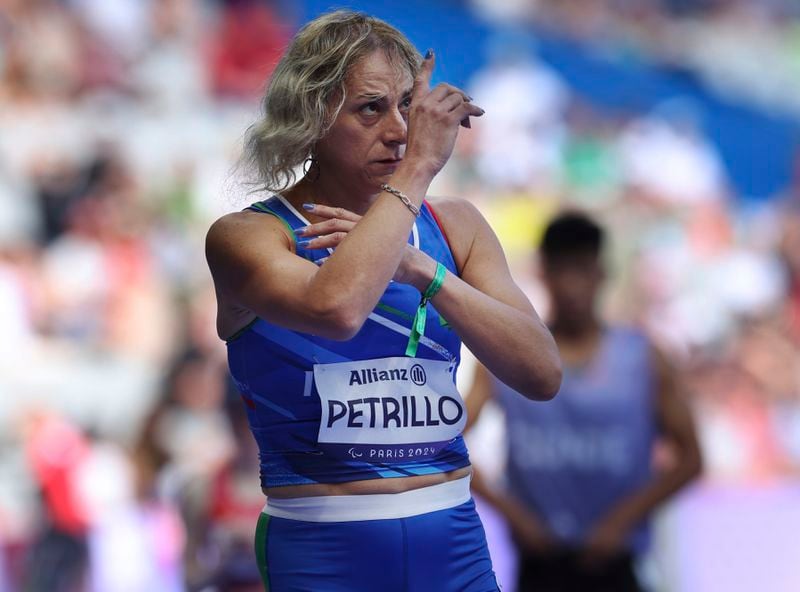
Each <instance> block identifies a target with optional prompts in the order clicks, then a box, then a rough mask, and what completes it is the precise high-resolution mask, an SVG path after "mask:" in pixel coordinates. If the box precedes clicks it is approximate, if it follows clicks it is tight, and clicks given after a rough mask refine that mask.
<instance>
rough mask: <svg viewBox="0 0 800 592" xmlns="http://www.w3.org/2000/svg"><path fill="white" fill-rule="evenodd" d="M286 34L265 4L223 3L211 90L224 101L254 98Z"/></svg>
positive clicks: (249, 0) (241, 0)
mask: <svg viewBox="0 0 800 592" xmlns="http://www.w3.org/2000/svg"><path fill="white" fill-rule="evenodd" d="M287 33H288V32H287V31H286V30H285V28H284V27H283V26H282V25H281V23H280V22H279V21H278V20H277V18H276V17H275V13H274V10H273V9H272V7H271V6H270V3H268V2H262V1H260V0H227V1H226V2H223V3H222V15H221V17H220V20H219V30H218V31H217V34H216V38H215V39H214V41H213V44H212V47H211V63H210V66H211V76H212V81H213V88H214V91H215V92H216V93H217V94H218V95H219V96H221V97H223V98H233V99H251V100H252V99H254V98H256V97H257V96H258V94H259V92H260V91H261V88H262V86H263V84H264V80H266V79H267V78H268V77H269V74H270V73H271V72H272V69H273V68H274V67H275V65H276V64H277V62H278V58H280V56H281V54H282V52H283V50H284V49H285V47H286V44H287V43H288V41H289V37H290V35H288V34H287Z"/></svg>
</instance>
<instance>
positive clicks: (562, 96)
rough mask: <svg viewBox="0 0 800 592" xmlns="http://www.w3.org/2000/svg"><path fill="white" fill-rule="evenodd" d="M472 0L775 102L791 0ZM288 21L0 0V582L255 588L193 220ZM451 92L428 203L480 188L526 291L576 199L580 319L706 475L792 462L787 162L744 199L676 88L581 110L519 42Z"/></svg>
mask: <svg viewBox="0 0 800 592" xmlns="http://www.w3.org/2000/svg"><path fill="white" fill-rule="evenodd" d="M472 4H473V8H474V10H476V11H477V12H478V14H481V15H483V17H485V18H486V19H487V20H488V21H489V22H498V21H499V22H502V21H503V20H504V19H514V20H516V21H517V23H519V22H526V19H529V22H530V23H531V24H534V23H535V24H537V26H544V27H554V28H557V29H559V30H562V31H566V32H568V33H569V34H570V35H575V36H577V37H581V36H584V37H589V38H592V39H595V40H597V39H608V44H609V47H615V48H617V49H618V50H622V49H624V48H627V50H628V51H631V52H635V53H637V54H638V55H641V56H642V58H641V59H652V60H656V61H659V62H661V63H673V64H675V63H679V64H680V65H681V66H682V67H685V68H690V69H693V70H695V71H697V72H698V73H699V74H700V75H701V76H702V77H703V78H704V79H705V80H707V82H708V84H709V85H712V86H715V87H717V88H719V89H724V91H725V92H727V93H731V94H732V95H734V96H736V97H738V98H739V99H741V100H743V101H749V102H751V103H752V104H754V105H756V106H759V107H763V108H770V109H780V110H785V111H789V112H792V113H795V114H798V113H800V103H799V102H798V97H800V92H793V89H794V88H796V87H797V86H798V85H800V60H798V58H797V56H798V55H800V54H798V52H797V51H796V50H797V44H798V42H800V21H798V20H797V19H796V18H795V17H797V16H798V13H800V9H798V8H797V7H796V6H795V5H794V4H793V3H788V2H780V1H778V0H775V1H768V0H760V1H756V0H747V1H732V0H705V1H697V0H695V1H691V0H670V1H668V0H663V1H661V2H656V1H654V0H651V1H642V0H605V1H599V0H598V1H594V2H578V1H566V0H549V1H547V0H539V1H535V0H513V1H511V0H508V1H506V2H503V3H500V2H493V1H489V0H480V1H479V0H473V3H472ZM793 7H794V8H793ZM294 18H295V16H294V13H293V11H292V3H291V2H269V1H266V0H264V1H260V0H236V1H234V0H228V1H222V0H217V1H212V0H202V1H201V0H149V1H142V0H115V1H109V0H60V1H59V0H0V326H1V327H2V332H3V337H2V338H1V339H0V550H2V553H0V592H10V591H12V590H26V591H31V592H39V591H42V592H44V591H47V592H60V591H68V592H72V591H78V590H91V591H93V592H94V591H97V592H117V591H120V592H123V591H131V592H133V591H139V590H160V591H171V590H175V591H178V590H206V591H213V590H258V589H259V585H260V584H259V576H258V571H257V569H256V567H255V564H254V563H253V559H252V558H253V551H252V536H253V529H254V524H255V517H256V516H257V514H258V511H259V510H260V507H261V505H262V504H263V498H262V496H261V493H260V490H259V486H258V478H257V472H258V469H257V464H258V460H257V456H256V452H255V449H254V443H253V442H252V438H251V437H250V435H249V432H248V430H247V428H246V425H245V424H244V421H245V419H244V415H243V408H242V402H241V400H240V398H239V395H238V394H237V393H236V392H235V390H234V389H233V388H232V387H231V385H230V383H229V381H228V378H227V373H226V361H225V348H224V344H223V343H222V342H220V341H219V340H218V338H217V336H216V334H215V326H214V314H215V310H214V308H213V303H214V298H213V292H212V290H213V288H212V286H211V284H210V277H209V275H208V273H207V268H206V265H205V262H204V255H203V239H204V235H205V231H206V229H207V227H208V225H209V223H210V222H211V221H212V220H213V219H214V218H215V217H217V216H218V215H220V214H221V213H224V212H226V211H231V210H233V209H238V208H241V207H243V206H244V205H246V204H247V203H248V200H250V201H255V199H256V198H252V197H251V196H247V195H245V193H246V191H247V190H246V189H242V187H243V185H241V184H240V183H239V182H238V180H237V175H238V173H237V172H235V171H234V170H233V169H232V163H234V162H235V160H236V156H237V152H238V150H239V143H240V140H241V137H242V133H243V131H244V129H245V128H246V126H247V125H248V124H249V123H250V121H251V120H252V119H253V117H254V115H255V113H256V110H257V98H258V96H259V93H260V91H261V89H262V87H263V84H264V80H265V79H266V77H267V76H268V74H269V72H270V69H271V66H272V65H273V64H274V63H275V61H276V60H277V58H278V57H279V55H280V52H281V51H282V49H283V47H284V46H285V43H286V42H287V40H288V39H289V38H290V37H291V35H292V34H293V32H294V31H295V29H296V27H297V23H296V22H295V21H294ZM518 49H519V48H517V50H518ZM512 54H513V55H512ZM765 63H769V64H770V67H769V68H768V69H765V68H764V64H765ZM754 81H757V84H756V83H754ZM468 91H469V92H470V94H471V95H472V96H474V97H475V102H476V103H477V104H479V105H481V106H482V107H483V108H484V109H486V111H487V116H486V117H485V118H483V119H481V120H479V121H477V122H475V123H474V124H473V126H474V127H473V130H472V132H471V133H470V132H467V133H464V134H462V135H461V138H460V140H459V143H458V145H457V149H456V153H455V154H454V156H453V158H452V160H451V162H450V163H449V164H448V166H447V167H446V169H445V170H444V171H443V172H442V174H441V175H440V177H439V178H437V180H436V181H435V185H434V187H433V188H432V191H431V192H432V193H434V194H454V195H460V196H463V197H466V198H468V199H471V200H473V201H474V202H475V203H476V204H478V205H479V207H480V208H481V209H482V210H483V211H484V213H485V215H486V216H487V217H488V218H489V220H490V222H491V223H492V225H493V226H494V228H495V230H496V231H497V232H498V234H499V236H500V238H501V241H502V242H503V243H504V246H505V247H506V250H507V253H508V255H509V258H510V261H511V263H512V266H513V268H514V271H515V273H516V274H517V275H518V277H519V279H520V281H521V282H522V283H524V284H525V286H526V288H527V289H528V290H529V292H530V295H531V297H532V299H533V300H534V302H535V303H536V304H537V305H538V306H539V307H540V308H541V309H542V310H546V307H547V303H546V302H544V301H543V299H542V296H541V290H540V288H539V287H538V286H537V281H536V276H535V260H534V258H533V253H534V250H535V245H536V240H537V238H538V235H539V233H540V232H541V229H542V228H543V226H544V224H545V223H546V222H547V219H548V217H549V216H550V215H551V214H552V213H553V212H555V211H556V210H557V209H559V208H561V207H564V206H565V205H572V206H576V207H581V208H584V209H587V210H589V211H591V212H592V213H593V214H594V215H595V216H597V217H598V218H599V219H601V220H602V221H603V222H604V223H605V224H606V226H607V227H608V229H609V235H610V239H611V247H612V257H611V258H612V261H611V262H610V263H611V268H612V269H613V277H612V281H611V282H610V283H611V284H613V288H612V289H611V290H610V291H609V293H608V295H607V298H606V306H607V308H608V311H609V312H610V314H611V316H612V317H613V318H614V319H617V320H620V321H623V322H629V323H634V324H638V325H640V326H643V327H645V328H647V330H648V331H649V333H650V334H651V335H652V336H653V337H654V339H656V341H657V342H659V343H660V344H661V345H662V347H664V349H666V350H667V351H669V352H670V353H671V354H672V356H673V357H674V360H675V361H676V363H677V364H678V365H679V366H680V368H681V369H682V371H683V374H684V376H685V383H686V388H687V394H688V396H690V397H691V401H692V404H693V406H694V408H695V409H696V411H697V414H698V417H699V422H700V431H701V438H702V443H703V447H704V453H705V456H706V466H707V472H706V476H705V479H706V480H711V481H714V480H724V481H731V482H742V481H745V482H751V481H759V482H760V481H766V480H773V479H786V478H790V477H795V478H796V477H797V475H798V473H800V169H798V175H797V183H796V185H794V186H788V187H786V188H785V190H784V191H783V192H782V193H781V194H779V195H774V196H766V197H767V199H759V200H755V201H754V200H747V199H743V197H746V196H740V195H736V194H735V192H734V191H733V190H732V188H731V185H730V183H729V182H728V179H727V172H726V168H725V165H724V163H723V162H722V160H721V159H720V157H719V155H718V154H717V152H716V151H715V148H714V146H713V144H712V143H710V142H709V141H708V140H707V139H706V138H705V137H704V136H703V134H702V133H701V131H700V129H699V128H698V126H697V125H696V121H695V119H694V114H693V112H692V108H691V105H686V104H683V103H681V102H680V101H675V102H670V103H668V104H664V105H662V106H660V107H659V108H658V109H655V110H653V111H652V112H649V113H644V114H642V113H629V114H620V113H615V114H613V115H612V114H609V113H606V112H602V111H599V110H598V109H597V108H596V107H594V106H593V105H591V104H589V103H587V102H585V101H583V100H581V99H580V98H579V97H578V96H576V95H575V94H574V93H572V92H571V91H570V89H569V87H568V86H567V85H566V84H565V83H564V81H563V80H562V79H561V78H560V76H559V74H558V72H556V71H553V70H552V69H550V68H548V67H547V66H546V65H545V64H544V63H542V62H541V61H539V60H537V58H536V55H535V54H534V53H531V52H519V51H517V52H516V53H514V51H513V50H509V48H508V47H505V48H499V49H497V51H496V52H495V53H494V55H493V57H490V59H489V60H488V61H487V63H486V66H485V68H483V69H482V70H481V71H479V72H477V73H476V75H475V76H474V78H473V79H472V81H471V82H470V84H469V89H468ZM754 148H756V147H754ZM762 148H763V147H762Z"/></svg>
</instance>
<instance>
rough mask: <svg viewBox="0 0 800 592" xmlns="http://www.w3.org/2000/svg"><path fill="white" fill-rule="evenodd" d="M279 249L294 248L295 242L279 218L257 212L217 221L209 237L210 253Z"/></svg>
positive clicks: (208, 251)
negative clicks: (271, 247)
mask: <svg viewBox="0 0 800 592" xmlns="http://www.w3.org/2000/svg"><path fill="white" fill-rule="evenodd" d="M270 244H272V245H273V246H275V247H279V246H285V247H286V248H290V249H291V248H292V246H293V239H292V237H290V236H289V233H288V231H287V230H286V227H285V225H284V224H283V222H281V220H280V219H279V218H277V217H276V216H270V215H264V214H263V213H261V212H258V211H253V210H248V209H246V210H242V211H238V212H230V213H228V214H225V215H223V216H220V217H219V218H217V219H216V220H215V221H214V222H213V223H212V224H211V226H210V227H209V229H208V232H207V233H206V253H207V254H209V255H212V254H215V253H220V254H221V253H229V252H231V251H238V250H250V249H259V250H261V249H263V248H265V247H269V245H270Z"/></svg>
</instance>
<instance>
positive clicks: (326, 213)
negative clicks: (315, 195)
mask: <svg viewBox="0 0 800 592" xmlns="http://www.w3.org/2000/svg"><path fill="white" fill-rule="evenodd" d="M303 208H304V209H305V210H306V211H308V212H313V213H314V214H316V215H317V216H320V217H321V218H340V219H341V220H351V221H352V222H358V221H359V220H361V216H359V215H358V214H356V213H354V212H351V211H350V210H346V209H344V208H338V207H333V206H325V205H322V204H303Z"/></svg>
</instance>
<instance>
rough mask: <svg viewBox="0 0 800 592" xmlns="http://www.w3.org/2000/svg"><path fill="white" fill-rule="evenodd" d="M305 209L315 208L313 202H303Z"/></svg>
mask: <svg viewBox="0 0 800 592" xmlns="http://www.w3.org/2000/svg"><path fill="white" fill-rule="evenodd" d="M303 209H304V210H308V211H311V210H313V209H314V204H312V203H304V204H303Z"/></svg>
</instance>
